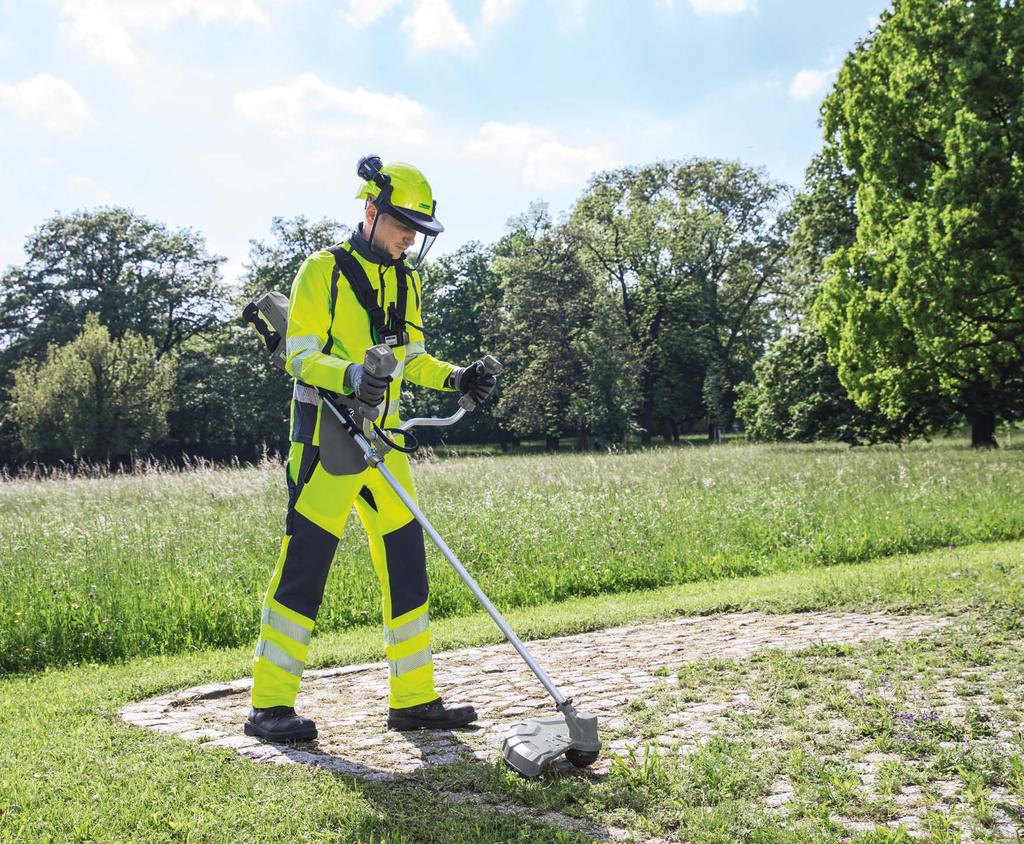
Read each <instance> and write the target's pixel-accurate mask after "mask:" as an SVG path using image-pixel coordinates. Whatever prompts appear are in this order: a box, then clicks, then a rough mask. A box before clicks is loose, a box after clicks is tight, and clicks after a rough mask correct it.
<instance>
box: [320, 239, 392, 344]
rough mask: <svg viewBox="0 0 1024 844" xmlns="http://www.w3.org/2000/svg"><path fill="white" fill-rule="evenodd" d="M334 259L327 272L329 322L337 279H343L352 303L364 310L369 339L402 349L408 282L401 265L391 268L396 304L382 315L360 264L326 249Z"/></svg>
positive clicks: (343, 253) (343, 251)
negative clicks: (350, 293) (329, 282)
mask: <svg viewBox="0 0 1024 844" xmlns="http://www.w3.org/2000/svg"><path fill="white" fill-rule="evenodd" d="M329 251H330V253H331V254H332V255H333V256H334V269H333V271H332V272H331V323H332V324H333V323H334V308H335V302H336V301H337V298H338V276H339V275H341V276H344V277H345V279H346V280H347V281H348V284H349V287H351V288H352V293H353V294H354V295H355V297H356V301H357V302H359V304H360V305H361V306H362V308H363V310H364V311H366V314H367V316H369V318H370V339H371V340H372V341H373V342H374V344H376V343H384V344H386V345H388V346H391V347H394V346H404V345H406V344H407V343H408V342H409V333H408V332H407V331H406V330H405V306H406V302H407V300H408V298H409V279H408V276H407V274H406V272H405V265H404V263H399V264H396V265H395V275H396V276H397V278H398V290H397V296H396V299H397V301H396V303H395V304H394V305H392V306H391V307H390V308H389V311H390V313H388V314H385V313H384V308H382V307H381V305H380V301H379V299H378V297H377V291H376V290H374V288H373V285H372V284H370V279H369V277H368V276H367V275H366V270H364V269H363V265H362V264H361V263H359V261H358V260H356V258H355V257H354V256H353V255H352V253H351V252H349V251H348V250H347V249H344V248H343V247H340V246H338V247H335V248H334V249H331V250H329ZM330 346H331V339H328V341H327V348H325V349H324V351H325V352H329V351H330Z"/></svg>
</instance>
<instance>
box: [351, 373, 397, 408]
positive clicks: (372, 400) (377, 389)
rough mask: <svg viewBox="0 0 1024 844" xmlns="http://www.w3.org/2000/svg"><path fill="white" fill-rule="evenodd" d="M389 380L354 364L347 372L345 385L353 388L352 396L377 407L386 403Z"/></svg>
mask: <svg viewBox="0 0 1024 844" xmlns="http://www.w3.org/2000/svg"><path fill="white" fill-rule="evenodd" d="M389 380H390V379H389V378H381V377H380V376H378V375H374V374H373V373H372V372H371V371H370V370H369V369H367V368H366V367H365V366H363V364H361V363H353V364H351V365H349V367H348V369H346V370H345V384H346V386H349V387H351V388H352V394H353V395H354V396H355V397H356V398H357V399H359V401H361V402H363V403H364V404H368V405H370V406H371V407H376V406H377V405H379V404H380V403H381V402H382V401H384V393H385V392H386V391H387V388H388V381H389Z"/></svg>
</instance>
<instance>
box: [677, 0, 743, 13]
mask: <svg viewBox="0 0 1024 844" xmlns="http://www.w3.org/2000/svg"><path fill="white" fill-rule="evenodd" d="M755 2H756V0H690V6H692V7H693V11H694V12H696V13H697V14H698V15H738V14H740V13H742V12H753V11H754V10H755V8H756V6H755Z"/></svg>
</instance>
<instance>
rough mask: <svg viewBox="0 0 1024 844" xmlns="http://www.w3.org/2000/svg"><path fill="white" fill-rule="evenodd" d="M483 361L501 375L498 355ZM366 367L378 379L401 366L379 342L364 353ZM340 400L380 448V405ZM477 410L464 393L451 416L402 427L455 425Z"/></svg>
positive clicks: (418, 420) (419, 420)
mask: <svg viewBox="0 0 1024 844" xmlns="http://www.w3.org/2000/svg"><path fill="white" fill-rule="evenodd" d="M483 364H484V371H485V372H487V373H489V374H491V375H500V374H501V372H502V370H503V369H504V367H503V366H502V365H501V362H500V361H499V360H498V359H497V358H496V357H494V355H484V357H483ZM363 366H364V367H365V368H366V371H367V372H370V373H372V374H374V375H376V376H377V377H378V378H390V377H391V376H392V375H393V374H394V371H395V369H396V368H397V367H398V359H397V358H396V357H395V353H394V351H393V350H392V349H391V347H390V346H387V345H385V344H384V343H379V344H378V345H376V346H371V347H370V348H369V349H367V350H366V354H365V355H364V356H363ZM337 400H338V403H339V404H343V405H345V406H347V407H349V408H350V409H352V410H356V411H358V415H359V417H361V420H362V425H361V426H360V427H361V428H362V430H363V434H364V435H365V436H366V439H367V440H368V441H369V442H371V443H374V444H376V445H377V447H378V448H379V447H380V445H379V444H378V443H377V442H376V441H377V439H378V438H377V436H376V433H375V431H374V430H373V423H374V422H376V421H377V419H378V418H379V416H380V412H381V411H380V407H371V406H370V405H367V404H364V403H363V402H361V401H358V400H357V399H355V398H354V397H347V396H339V397H338V399H337ZM475 409H476V402H475V401H473V399H472V398H470V397H469V396H468V395H463V396H460V398H459V409H458V410H456V411H455V413H453V414H452V415H451V416H421V417H416V418H415V419H408V420H406V421H405V422H403V423H402V424H401V425H399V426H398V430H399V431H403V432H408V431H410V430H411V429H413V428H416V427H424V428H440V427H447V426H448V425H454V424H455V423H456V422H458V421H459V420H460V419H461V418H462V417H463V416H465V415H466V414H467V413H469V412H470V411H472V410H475ZM382 421H383V420H382Z"/></svg>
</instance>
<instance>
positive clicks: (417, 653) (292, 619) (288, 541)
mask: <svg viewBox="0 0 1024 844" xmlns="http://www.w3.org/2000/svg"><path fill="white" fill-rule="evenodd" d="M384 465H385V466H387V468H388V469H390V470H391V473H392V474H393V475H394V476H395V478H396V479H397V480H398V482H399V483H400V484H401V485H402V487H403V489H405V490H406V491H407V492H408V493H409V494H410V495H411V496H412V498H413V500H416V488H415V486H414V485H413V480H412V473H411V472H410V471H409V459H408V457H406V455H404V454H402V453H401V452H398V451H389V452H388V453H387V455H386V457H385V458H384ZM353 503H354V504H355V506H356V511H357V512H358V514H359V518H360V519H361V520H362V522H363V526H364V527H365V528H366V533H367V536H368V537H369V541H370V557H371V558H372V560H373V568H374V570H375V571H376V572H377V578H378V579H379V580H380V586H381V608H382V610H383V615H384V641H385V646H386V647H385V650H386V652H387V658H388V666H389V667H390V669H391V699H390V705H391V706H392V707H395V708H400V707H406V706H415V705H417V704H420V703H426V702H427V701H431V700H434V699H435V698H437V696H438V695H437V692H436V691H435V690H434V662H433V659H432V657H431V652H430V627H429V624H430V621H429V615H428V612H427V610H428V593H427V569H426V557H425V554H424V548H423V529H422V528H421V527H420V525H419V523H418V522H417V521H416V520H415V519H413V517H412V514H411V513H410V512H409V510H408V509H407V508H406V506H405V505H404V504H403V503H402V500H401V499H400V498H399V497H398V496H397V495H396V494H395V491H394V490H393V489H392V488H391V487H390V486H389V485H388V482H387V481H386V480H384V477H383V475H381V474H380V472H378V471H377V470H376V469H370V468H367V469H366V470H365V471H363V472H360V473H358V474H355V475H341V476H337V475H330V474H328V473H327V472H326V471H324V468H323V466H321V465H320V461H319V448H318V447H317V446H313V445H306V444H303V443H298V442H293V443H292V444H291V451H290V452H289V455H288V516H287V519H286V524H285V537H284V540H283V541H282V543H281V553H280V555H279V557H278V560H277V565H276V566H275V567H274V574H273V576H272V577H271V579H270V586H269V587H268V588H267V594H266V597H265V598H264V599H263V613H262V618H261V624H260V638H259V642H258V643H257V645H256V654H255V656H254V657H253V684H252V705H253V706H254V707H256V708H258V709H259V708H264V707H270V706H294V705H295V697H296V695H297V694H298V692H299V682H300V680H301V678H302V669H303V667H304V666H305V664H306V657H307V654H308V652H309V640H310V636H311V635H312V632H313V625H314V624H315V622H316V614H317V611H318V610H319V609H320V602H321V600H322V599H323V594H324V584H325V583H326V581H327V572H328V570H329V569H330V566H331V560H332V558H333V557H334V551H335V548H337V545H338V539H339V537H340V536H341V532H342V530H343V528H344V526H345V521H346V520H347V519H348V514H349V511H350V510H351V509H352V505H353Z"/></svg>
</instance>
